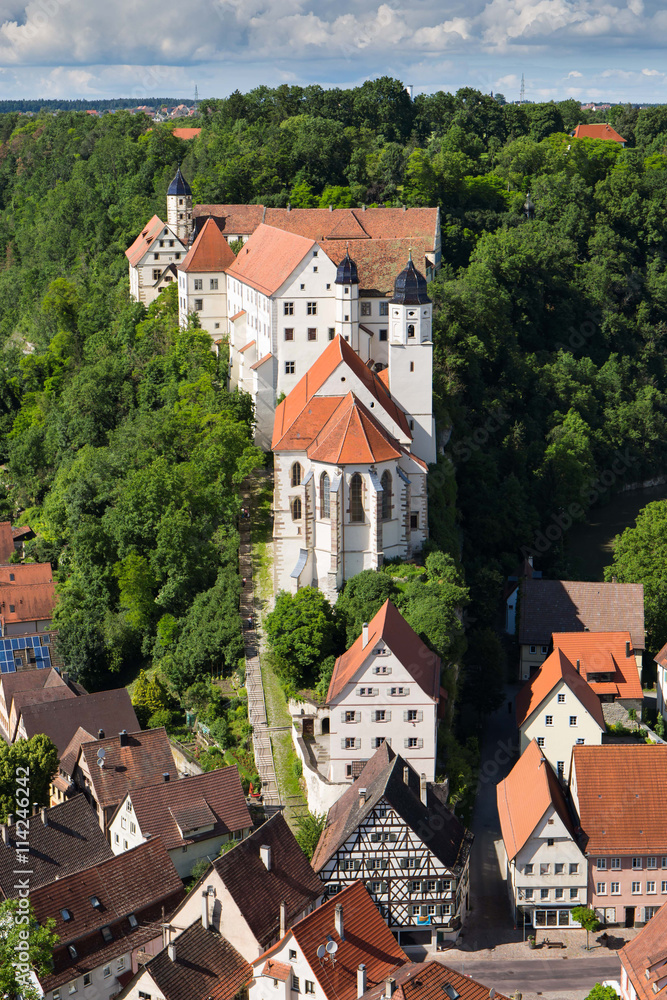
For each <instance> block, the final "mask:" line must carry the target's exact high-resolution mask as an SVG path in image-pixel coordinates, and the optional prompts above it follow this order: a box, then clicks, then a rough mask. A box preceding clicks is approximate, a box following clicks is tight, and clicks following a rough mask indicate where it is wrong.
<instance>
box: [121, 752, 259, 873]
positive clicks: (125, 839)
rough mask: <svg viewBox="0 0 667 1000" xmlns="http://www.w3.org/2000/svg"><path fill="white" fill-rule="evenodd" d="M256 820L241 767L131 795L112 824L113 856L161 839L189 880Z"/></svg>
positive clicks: (163, 783) (153, 786)
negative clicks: (198, 867) (204, 861)
mask: <svg viewBox="0 0 667 1000" xmlns="http://www.w3.org/2000/svg"><path fill="white" fill-rule="evenodd" d="M251 829H252V820H251V818H250V813H249V812H248V807H247V805H246V801H245V796H244V794H243V788H242V786H241V779H240V778H239V772H238V768H237V767H236V765H233V766H232V767H222V768H219V769H218V770H216V771H209V772H208V773H207V774H197V775H191V776H189V777H186V778H181V779H180V780H179V781H171V780H169V781H165V780H164V778H163V777H162V778H161V779H160V782H159V783H158V784H151V785H143V786H142V787H140V788H133V789H131V790H130V791H128V792H127V793H126V795H125V797H124V798H123V799H122V800H121V802H120V805H119V806H118V808H117V810H116V812H115V814H114V816H113V817H112V819H111V822H110V823H109V839H110V842H111V847H112V849H113V852H114V854H120V853H121V852H122V851H125V850H127V849H128V847H129V849H132V848H133V847H136V845H137V844H142V843H143V842H144V841H145V840H148V839H149V838H151V837H160V838H161V839H162V843H163V844H164V846H165V847H166V848H167V851H168V852H169V857H170V858H171V860H172V861H173V863H174V867H175V868H176V871H177V872H178V874H179V875H180V876H181V878H182V879H186V878H187V877H188V876H189V875H190V873H191V871H192V866H193V865H194V864H195V862H196V861H200V860H201V859H202V858H209V859H213V858H215V857H217V855H218V854H219V853H220V848H221V847H223V845H226V844H233V843H234V842H236V841H238V840H242V839H243V837H246V836H247V835H248V834H249V833H250V830H251Z"/></svg>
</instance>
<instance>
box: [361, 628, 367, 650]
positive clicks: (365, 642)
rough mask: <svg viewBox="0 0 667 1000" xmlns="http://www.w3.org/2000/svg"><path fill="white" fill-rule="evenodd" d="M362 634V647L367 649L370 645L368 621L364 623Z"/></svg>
mask: <svg viewBox="0 0 667 1000" xmlns="http://www.w3.org/2000/svg"><path fill="white" fill-rule="evenodd" d="M361 634H362V640H361V644H362V648H363V649H365V648H366V646H367V645H368V622H364V624H363V625H362V627H361Z"/></svg>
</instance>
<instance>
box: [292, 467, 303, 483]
mask: <svg viewBox="0 0 667 1000" xmlns="http://www.w3.org/2000/svg"><path fill="white" fill-rule="evenodd" d="M292 486H301V466H300V464H299V463H298V462H295V463H294V465H293V466H292Z"/></svg>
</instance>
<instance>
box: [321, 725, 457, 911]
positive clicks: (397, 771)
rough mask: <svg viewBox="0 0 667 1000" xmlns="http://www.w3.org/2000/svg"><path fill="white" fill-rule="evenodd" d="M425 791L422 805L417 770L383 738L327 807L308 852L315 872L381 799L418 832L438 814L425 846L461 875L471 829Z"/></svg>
mask: <svg viewBox="0 0 667 1000" xmlns="http://www.w3.org/2000/svg"><path fill="white" fill-rule="evenodd" d="M406 775H407V783H406V780H405V779H406ZM360 788H365V789H366V795H365V797H364V799H362V796H360V795H359V789H360ZM427 794H428V798H427V804H426V805H424V803H423V802H422V801H421V798H420V779H419V776H418V775H417V773H416V771H415V770H414V769H413V768H412V767H410V765H409V764H407V763H406V761H404V760H403V758H402V757H400V756H398V755H397V754H395V753H394V751H393V750H392V749H391V747H389V746H387V744H386V743H383V744H382V746H381V747H380V748H379V749H378V750H376V751H375V753H374V754H373V756H372V757H371V759H370V760H369V761H368V763H367V764H366V766H365V767H364V769H363V770H362V772H361V774H360V775H359V777H358V778H357V780H356V781H355V782H354V784H352V785H350V787H349V788H347V789H346V790H345V791H344V792H343V794H342V796H341V797H340V798H339V799H338V801H337V802H334V804H333V805H332V807H331V809H330V810H329V813H328V816H327V822H326V826H325V827H324V830H323V831H322V836H321V837H320V840H319V843H318V845H317V849H316V850H315V854H314V855H313V860H312V865H313V868H314V869H315V871H317V872H319V871H321V870H322V869H323V868H324V866H325V865H326V863H327V862H328V861H329V859H330V858H331V857H332V855H333V854H335V852H336V851H337V850H339V849H340V848H341V847H342V845H343V844H344V843H345V841H346V840H347V839H348V838H349V837H350V835H351V834H352V833H353V831H354V830H356V829H357V827H358V826H359V824H360V823H363V821H364V820H365V819H366V817H367V816H368V815H369V814H370V813H371V812H372V810H373V809H374V808H375V806H376V805H377V804H378V802H379V801H380V800H381V799H382V800H384V801H386V802H387V803H388V804H389V805H391V807H392V808H393V809H394V811H395V812H396V813H398V815H399V816H400V817H401V819H402V820H403V822H404V823H405V824H406V825H407V826H408V827H410V828H411V829H412V830H413V831H415V832H416V833H417V834H418V835H420V831H422V830H426V829H429V822H431V823H432V820H433V817H434V816H438V817H439V820H440V823H441V827H440V832H439V834H438V837H437V838H434V840H433V841H432V842H429V843H428V845H427V846H428V848H429V850H430V851H432V853H433V854H434V855H435V857H436V858H438V860H439V861H441V862H442V864H443V865H444V866H445V867H446V868H448V869H449V870H450V871H451V872H454V873H456V874H457V875H458V874H460V873H461V872H462V871H463V869H464V868H465V863H466V859H467V857H468V854H469V853H470V848H471V845H472V839H473V838H472V834H471V833H469V832H468V831H467V830H466V829H465V827H464V826H462V825H461V823H460V822H459V821H458V819H457V818H456V817H455V816H454V814H453V813H452V812H450V811H449V809H447V808H446V806H444V805H443V804H442V802H441V801H440V800H439V799H438V798H437V797H436V796H435V795H434V794H433V793H432V791H431V790H430V789H428V792H427ZM336 898H339V897H336Z"/></svg>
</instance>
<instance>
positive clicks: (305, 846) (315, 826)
mask: <svg viewBox="0 0 667 1000" xmlns="http://www.w3.org/2000/svg"><path fill="white" fill-rule="evenodd" d="M326 822H327V818H326V816H325V815H322V816H317V815H313V813H311V812H309V813H303V815H301V816H297V819H296V830H295V832H294V836H295V838H296V842H297V844H298V845H299V847H300V848H301V850H302V851H303V853H304V854H305V855H306V857H307V858H308V860H309V861H312V859H313V855H314V854H315V850H316V848H317V845H318V844H319V842H320V837H321V836H322V831H323V830H324V827H325V825H326Z"/></svg>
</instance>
